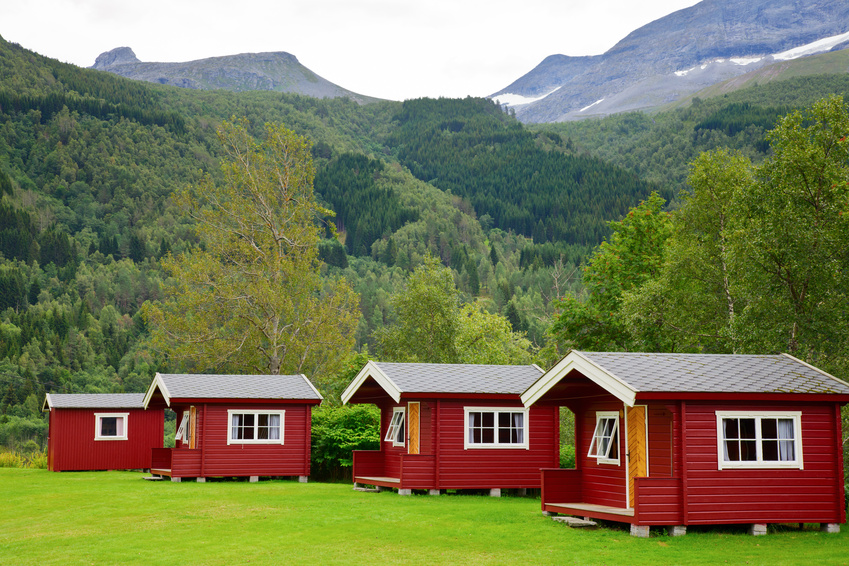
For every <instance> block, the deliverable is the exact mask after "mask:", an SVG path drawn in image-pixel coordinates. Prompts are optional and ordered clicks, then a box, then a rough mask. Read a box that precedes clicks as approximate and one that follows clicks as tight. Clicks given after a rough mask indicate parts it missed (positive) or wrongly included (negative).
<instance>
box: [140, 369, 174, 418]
mask: <svg viewBox="0 0 849 566" xmlns="http://www.w3.org/2000/svg"><path fill="white" fill-rule="evenodd" d="M157 387H158V388H159V391H160V392H161V393H162V398H163V399H165V404H166V405H167V406H169V407H170V406H171V394H170V393H169V392H168V388H167V387H166V386H165V381H164V380H163V379H162V374H161V373H159V372H156V375H155V376H153V381H151V382H150V387H148V388H147V393H145V394H144V403H143V405H144V408H145V409H147V406H148V404H149V403H150V400H151V399H152V398H153V394H154V393H155V392H156V389H157Z"/></svg>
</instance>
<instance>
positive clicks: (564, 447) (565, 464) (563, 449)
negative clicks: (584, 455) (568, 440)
mask: <svg viewBox="0 0 849 566" xmlns="http://www.w3.org/2000/svg"><path fill="white" fill-rule="evenodd" d="M560 467H561V468H574V467H575V447H574V446H572V445H570V444H561V445H560Z"/></svg>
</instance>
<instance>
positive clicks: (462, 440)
mask: <svg viewBox="0 0 849 566" xmlns="http://www.w3.org/2000/svg"><path fill="white" fill-rule="evenodd" d="M540 375H542V370H541V369H540V368H538V367H537V366H533V365H527V366H498V365H464V364H418V363H410V364H403V363H377V362H373V361H370V362H368V363H367V364H366V365H365V367H363V369H362V370H361V371H360V373H359V374H358V375H357V377H356V378H355V379H354V381H353V382H351V384H350V385H349V386H348V388H347V389H346V390H345V392H344V393H343V394H342V402H343V403H373V404H375V405H377V406H378V407H379V408H380V413H381V418H380V438H381V449H380V450H357V451H354V471H353V474H354V483H355V485H357V484H364V485H374V486H377V487H379V488H396V489H398V493H400V494H403V495H409V494H410V493H412V490H414V489H421V490H429V491H430V492H431V493H432V494H438V493H439V492H440V490H443V489H489V490H490V493H491V494H492V495H500V493H501V491H500V490H501V489H504V488H506V489H523V488H539V487H540V475H539V469H540V468H544V467H551V466H557V465H559V458H560V442H559V423H560V421H559V413H558V411H559V409H558V407H556V406H554V405H539V406H537V407H531V408H525V407H524V406H523V405H522V403H521V400H520V397H519V396H520V394H521V393H522V391H524V390H525V389H527V388H528V387H529V386H530V385H531V384H533V383H534V382H535V381H536V380H537V379H539V377H540Z"/></svg>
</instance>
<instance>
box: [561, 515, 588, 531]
mask: <svg viewBox="0 0 849 566" xmlns="http://www.w3.org/2000/svg"><path fill="white" fill-rule="evenodd" d="M552 519H553V520H555V521H557V522H558V523H566V524H567V525H569V526H570V527H572V528H573V529H594V528H596V527H597V526H598V523H596V522H595V521H589V520H587V519H579V518H578V517H564V516H562V515H558V516H557V517H552Z"/></svg>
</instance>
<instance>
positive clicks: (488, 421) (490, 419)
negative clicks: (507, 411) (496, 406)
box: [481, 413, 495, 428]
mask: <svg viewBox="0 0 849 566" xmlns="http://www.w3.org/2000/svg"><path fill="white" fill-rule="evenodd" d="M481 419H482V420H483V426H484V427H489V428H493V427H495V413H481Z"/></svg>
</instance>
